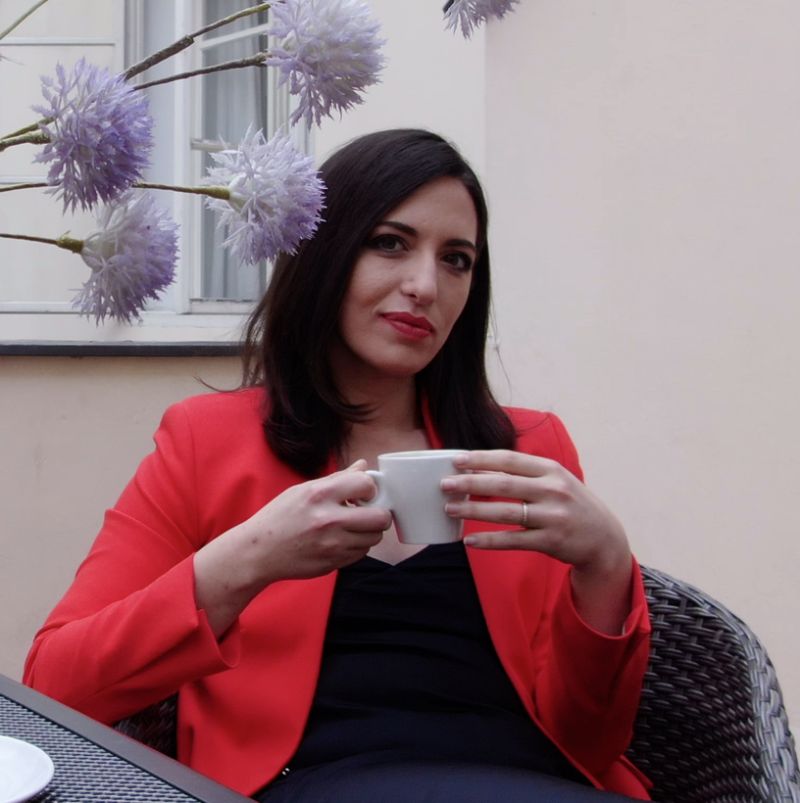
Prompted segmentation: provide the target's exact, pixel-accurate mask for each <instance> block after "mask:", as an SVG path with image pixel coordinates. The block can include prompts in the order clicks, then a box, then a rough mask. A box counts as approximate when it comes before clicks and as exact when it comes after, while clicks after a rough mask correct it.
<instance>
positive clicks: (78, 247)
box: [0, 233, 83, 254]
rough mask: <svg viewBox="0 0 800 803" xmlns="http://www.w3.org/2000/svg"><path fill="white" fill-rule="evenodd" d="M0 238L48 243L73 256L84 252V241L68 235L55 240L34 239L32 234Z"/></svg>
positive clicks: (9, 235)
mask: <svg viewBox="0 0 800 803" xmlns="http://www.w3.org/2000/svg"><path fill="white" fill-rule="evenodd" d="M0 237H3V238H4V239H6V240H26V241H27V242H31V243H46V244H47V245H57V246H58V247H59V248H65V249H66V250H67V251H72V253H73V254H80V252H81V251H83V240H76V239H75V238H74V237H67V236H66V235H64V236H62V237H59V238H58V239H57V240H54V239H53V238H52V237H33V236H31V235H30V234H3V233H0Z"/></svg>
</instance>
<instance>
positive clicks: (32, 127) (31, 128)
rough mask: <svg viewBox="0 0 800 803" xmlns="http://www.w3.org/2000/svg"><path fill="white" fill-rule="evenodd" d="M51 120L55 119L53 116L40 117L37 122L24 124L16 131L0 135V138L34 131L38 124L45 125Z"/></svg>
mask: <svg viewBox="0 0 800 803" xmlns="http://www.w3.org/2000/svg"><path fill="white" fill-rule="evenodd" d="M53 120H55V117H42V119H41V120H39V122H38V123H31V124H30V125H26V126H25V128H18V129H17V130H16V131H12V132H11V133H10V134H6V135H5V136H4V137H0V140H3V139H11V138H12V137H18V136H20V135H21V134H30V132H31V131H36V130H37V129H38V128H39V126H40V125H47V124H48V123H52V122H53Z"/></svg>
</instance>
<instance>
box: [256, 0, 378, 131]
mask: <svg viewBox="0 0 800 803" xmlns="http://www.w3.org/2000/svg"><path fill="white" fill-rule="evenodd" d="M270 11H271V13H272V16H273V22H272V26H271V27H270V29H269V34H270V35H271V36H274V37H275V38H277V39H279V40H280V44H279V45H278V46H276V47H274V48H272V49H271V50H270V55H271V57H270V59H269V60H268V61H267V64H270V65H273V66H277V67H278V68H279V69H280V72H281V76H280V83H281V84H284V83H286V82H287V81H288V82H289V91H290V92H291V93H292V94H293V95H298V96H299V99H300V104H299V106H298V108H297V109H296V110H295V111H294V113H293V114H292V118H291V122H292V125H294V124H295V123H297V121H298V120H300V118H301V117H304V118H305V120H306V125H307V126H308V127H309V128H310V127H311V125H312V123H313V122H316V123H317V125H319V123H320V120H321V119H322V116H323V115H328V116H332V111H333V110H336V111H339V112H340V113H341V112H343V111H345V110H346V109H349V108H350V107H351V106H354V105H355V104H357V103H361V100H362V99H361V97H360V95H359V92H361V91H362V90H364V89H365V88H366V87H368V86H370V85H371V84H374V83H375V82H376V81H378V73H379V72H380V70H381V69H382V68H383V65H384V59H383V56H382V55H381V53H380V48H381V46H382V45H383V44H384V41H385V40H383V39H380V38H379V37H378V33H379V30H380V26H379V24H378V23H377V22H376V21H375V20H374V19H373V18H372V17H371V16H370V13H369V7H368V6H367V4H366V2H364V0H283V1H282V2H276V3H275V4H274V5H273V6H272V8H271V9H270Z"/></svg>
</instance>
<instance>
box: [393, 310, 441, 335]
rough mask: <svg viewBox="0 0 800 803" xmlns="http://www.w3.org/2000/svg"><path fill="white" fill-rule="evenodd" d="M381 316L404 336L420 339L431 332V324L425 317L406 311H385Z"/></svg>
mask: <svg viewBox="0 0 800 803" xmlns="http://www.w3.org/2000/svg"><path fill="white" fill-rule="evenodd" d="M382 317H383V318H384V320H386V321H387V322H388V323H389V324H390V325H391V326H392V327H393V328H394V329H395V331H397V332H399V333H400V334H401V335H404V336H405V337H410V338H414V339H415V340H422V339H423V338H426V337H430V336H431V335H432V334H433V324H432V323H431V322H430V321H429V320H428V319H427V318H423V317H420V316H418V315H410V314H409V313H407V312H387V313H385V314H384V315H383V316H382Z"/></svg>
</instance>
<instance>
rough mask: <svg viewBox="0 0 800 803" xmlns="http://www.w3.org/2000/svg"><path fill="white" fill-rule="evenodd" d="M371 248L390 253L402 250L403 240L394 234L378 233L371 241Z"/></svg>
mask: <svg viewBox="0 0 800 803" xmlns="http://www.w3.org/2000/svg"><path fill="white" fill-rule="evenodd" d="M369 246H370V248H374V249H376V250H378V251H384V252H388V253H395V252H397V251H400V250H402V248H403V241H402V240H401V239H400V238H399V237H397V236H396V235H394V234H378V235H377V236H376V237H373V238H372V239H371V240H370V241H369Z"/></svg>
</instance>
